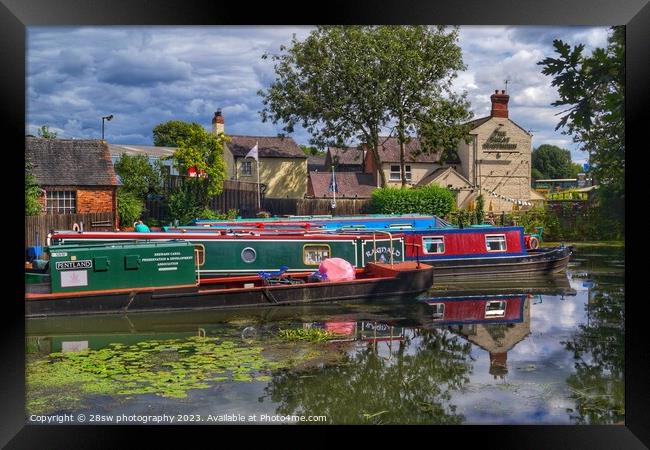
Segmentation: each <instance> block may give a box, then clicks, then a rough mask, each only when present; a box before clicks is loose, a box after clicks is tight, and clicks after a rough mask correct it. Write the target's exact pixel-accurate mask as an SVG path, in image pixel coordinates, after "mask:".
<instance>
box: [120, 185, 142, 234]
mask: <svg viewBox="0 0 650 450" xmlns="http://www.w3.org/2000/svg"><path fill="white" fill-rule="evenodd" d="M142 211H144V202H143V201H142V200H141V199H140V198H139V197H138V196H137V195H136V194H134V193H133V192H130V191H128V190H126V189H123V188H119V189H118V190H117V214H118V216H119V218H120V226H121V227H131V226H133V222H135V221H137V220H138V219H140V216H141V215H142Z"/></svg>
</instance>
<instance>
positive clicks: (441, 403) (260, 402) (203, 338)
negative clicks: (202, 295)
mask: <svg viewBox="0 0 650 450" xmlns="http://www.w3.org/2000/svg"><path fill="white" fill-rule="evenodd" d="M590 252H592V254H591V256H583V255H580V253H578V255H577V256H578V258H577V259H578V260H577V261H573V262H572V263H571V266H570V270H569V273H568V276H566V275H563V276H561V277H553V278H551V279H535V280H513V281H512V282H509V283H507V284H506V285H503V284H495V283H485V282H483V283H482V284H481V286H480V287H477V286H472V285H469V284H463V285H462V286H459V285H458V284H456V285H454V284H448V285H437V286H436V288H435V289H433V290H432V291H431V292H430V293H429V295H428V297H427V298H426V299H419V300H420V301H415V300H414V301H411V302H400V303H394V302H380V303H377V302H341V303H338V304H325V305H310V306H302V307H283V308H267V309H259V308H257V309H249V310H235V311H201V312H191V311H183V312H166V313H138V314H129V315H106V316H87V317H53V318H47V319H45V318H43V319H30V320H28V321H27V333H28V336H27V351H28V354H29V355H28V356H29V358H28V361H29V363H28V373H29V370H30V364H33V363H39V364H40V366H38V367H40V369H39V370H43V369H48V368H51V369H52V370H54V368H55V367H56V361H58V360H66V358H68V356H67V355H76V354H89V355H91V356H92V358H91V359H92V360H93V361H95V360H97V361H103V360H102V358H103V357H104V356H106V358H107V359H108V360H109V361H113V363H112V364H113V365H112V366H111V367H109V369H110V370H109V371H108V372H105V375H106V377H105V378H103V379H102V382H104V384H105V385H106V386H108V385H109V384H110V382H111V381H116V380H112V379H111V377H113V376H114V373H118V374H120V373H122V374H123V372H124V371H126V373H129V374H130V373H131V372H130V371H129V369H133V368H144V369H146V371H147V376H148V377H149V378H150V379H151V380H152V382H151V384H149V385H147V386H144V388H143V389H142V390H141V392H143V393H139V394H137V393H136V395H130V396H129V397H128V398H127V397H125V396H124V395H121V394H119V393H115V392H111V391H108V390H105V391H102V395H103V397H102V398H101V405H102V408H103V411H104V412H110V411H120V412H123V411H125V412H128V411H134V410H143V409H145V408H146V410H147V411H151V410H155V411H157V412H159V413H162V412H167V413H176V412H179V411H184V412H188V413H192V412H196V413H202V412H206V411H209V412H222V413H229V412H234V411H235V410H236V411H237V412H239V413H242V414H253V413H257V412H260V411H261V410H263V411H267V412H271V413H275V414H296V415H302V414H304V415H326V416H327V417H328V421H329V422H330V423H404V424H406V423H429V424H457V423H617V422H620V421H621V420H623V418H624V403H623V400H624V398H623V394H624V389H623V387H624V384H623V363H624V359H623V342H624V314H623V311H624V295H623V269H622V268H621V267H619V266H620V258H621V256H620V255H619V253H621V252H620V251H619V253H616V252H613V253H609V252H608V250H603V251H600V252H599V251H596V250H590ZM596 255H597V256H596ZM612 261H613V262H616V264H612V263H611V262H612ZM617 261H618V262H617ZM225 342H227V343H229V344H228V345H226V346H224V345H223V344H224V343H225ZM170 343H171V344H170ZM115 344H118V346H117V347H116V346H115ZM119 345H122V346H124V347H120V346H119ZM197 346H198V347H197ZM196 348H200V349H201V350H200V351H203V352H207V353H206V354H205V357H201V358H198V357H197V358H198V359H196V362H197V364H196V366H193V365H192V364H188V361H194V360H191V359H188V358H186V356H187V353H185V354H184V353H182V352H180V350H184V351H185V350H188V351H189V354H190V356H191V355H193V352H195V351H196ZM114 349H117V350H120V349H122V350H124V349H127V350H128V352H126V354H117V355H112V354H111V355H109V353H108V352H109V350H110V351H113V350H114ZM158 349H160V351H159V350H158ZM214 349H217V350H218V351H224V352H227V355H228V358H230V359H229V361H230V360H232V361H230V363H232V364H230V363H229V364H230V365H228V364H221V366H220V370H221V372H219V373H215V366H218V365H219V362H220V361H221V357H215V355H209V352H211V351H213V350H214ZM231 349H232V350H231ZM175 351H176V352H179V353H178V354H172V353H173V352H175ZM102 352H103V353H102ZM170 352H171V353H170ZM159 353H160V354H159ZM52 354H54V355H57V356H52ZM139 355H141V356H139ZM239 355H254V356H255V364H252V365H249V366H250V367H247V368H246V370H244V369H242V368H241V367H239V366H240V361H239V359H238V358H239ZM100 357H102V358H100ZM140 357H142V358H145V359H144V360H139V359H138V358H140ZM57 358H58V359H57ZM93 358H94V359H93ZM82 359H83V358H82ZM66 361H67V360H66ZM87 361H88V360H87V359H84V365H81V366H79V367H77V366H72V365H67V366H66V367H65V369H66V371H64V372H62V371H61V370H60V369H61V368H60V367H59V372H56V373H65V374H66V376H68V375H71V374H72V376H78V377H79V379H80V380H89V379H92V376H94V375H92V374H89V373H88V372H84V371H85V370H87V369H88V367H89V365H88V363H87ZM161 361H162V363H161ZM120 364H124V367H122V366H120V367H118V366H119V365H120ZM170 364H172V365H173V364H176V366H174V370H177V371H180V372H178V373H176V374H175V375H174V376H178V377H181V376H182V377H184V378H182V380H181V378H178V380H180V381H177V384H178V386H177V387H176V388H174V389H170V387H169V386H166V385H163V384H161V383H162V382H161V379H160V378H161V377H160V376H159V373H158V372H156V371H157V370H159V367H167V368H166V369H164V370H168V369H169V367H170V366H169V365H170ZM165 365H166V366H165ZM68 369H70V370H68ZM75 370H80V372H78V373H77V372H74V371H75ZM111 370H112V372H111ZM71 371H72V372H71ZM244 372H245V373H244ZM52 373H55V372H52ZM134 373H135V372H134ZM41 375H43V373H41ZM165 375H166V374H165ZM169 379H170V380H172V381H171V382H172V383H173V382H174V381H173V380H174V379H175V378H173V377H172V378H169ZM197 380H198V381H197ZM117 381H119V380H117ZM181 381H182V382H181ZM190 381H191V382H190ZM195 381H196V382H195ZM130 382H133V380H130ZM80 383H81V382H80ZM159 386H165V389H162V388H159ZM140 387H141V386H139V385H138V389H140ZM48 388H49V387H48ZM46 391H47V390H44V389H42V387H39V386H35V385H31V386H30V384H29V377H28V392H27V394H28V398H29V397H30V395H31V396H32V397H34V396H35V395H36V394H39V395H40V394H41V393H43V392H46ZM56 392H57V393H58V392H59V391H56ZM132 392H134V391H132ZM170 392H171V393H172V394H174V395H175V396H176V397H174V395H171V396H170V395H167V394H169V393H170ZM30 393H31V394H30ZM57 395H58V394H57ZM181 397H182V398H185V399H186V400H184V401H181V400H179V398H181ZM61 398H62V400H61V401H57V398H56V396H54V395H50V400H51V404H45V403H44V402H41V403H39V402H38V398H37V399H36V400H37V401H36V402H32V403H28V405H30V404H31V405H37V406H38V407H39V408H41V412H43V409H47V410H48V411H49V412H72V411H93V408H95V409H96V408H97V405H98V404H99V403H100V402H99V400H98V398H97V397H93V394H92V392H91V391H88V392H85V391H84V392H79V391H75V392H74V393H72V394H70V393H61ZM65 398H68V399H70V398H75V399H80V400H84V401H80V402H72V403H71V402H67V403H66V401H65V400H64V399H65ZM32 400H34V399H33V398H32Z"/></svg>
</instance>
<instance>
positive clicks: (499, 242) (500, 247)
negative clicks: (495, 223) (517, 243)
mask: <svg viewBox="0 0 650 450" xmlns="http://www.w3.org/2000/svg"><path fill="white" fill-rule="evenodd" d="M485 248H486V250H487V251H488V252H505V251H506V236H505V235H504V234H495V235H487V236H485Z"/></svg>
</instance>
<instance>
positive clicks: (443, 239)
mask: <svg viewBox="0 0 650 450" xmlns="http://www.w3.org/2000/svg"><path fill="white" fill-rule="evenodd" d="M425 239H441V240H442V242H441V244H442V251H441V252H430V251H428V250H427V247H426V245H425V244H424V240H425ZM422 253H424V254H425V255H442V254H444V253H445V237H444V236H422Z"/></svg>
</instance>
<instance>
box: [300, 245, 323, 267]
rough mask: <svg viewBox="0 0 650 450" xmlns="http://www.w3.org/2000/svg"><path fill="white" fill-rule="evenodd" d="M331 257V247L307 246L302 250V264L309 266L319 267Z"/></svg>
mask: <svg viewBox="0 0 650 450" xmlns="http://www.w3.org/2000/svg"><path fill="white" fill-rule="evenodd" d="M329 257H330V246H329V245H305V246H304V247H303V248H302V262H303V263H305V264H306V265H308V266H317V265H319V264H320V263H321V262H323V260H325V259H327V258H329Z"/></svg>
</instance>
